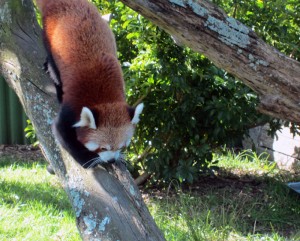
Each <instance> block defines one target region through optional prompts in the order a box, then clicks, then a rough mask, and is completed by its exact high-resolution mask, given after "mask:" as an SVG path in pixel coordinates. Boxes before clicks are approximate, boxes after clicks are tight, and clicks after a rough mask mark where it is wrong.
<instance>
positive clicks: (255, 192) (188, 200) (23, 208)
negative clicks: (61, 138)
mask: <svg viewBox="0 0 300 241" xmlns="http://www.w3.org/2000/svg"><path fill="white" fill-rule="evenodd" d="M215 160H218V161H219V163H218V170H217V171H215V173H214V175H208V176H207V175H205V176H203V177H201V178H200V179H199V181H198V182H197V183H195V184H193V185H180V184H179V183H178V182H175V181H173V182H171V183H170V184H169V185H167V187H165V188H161V187H151V188H147V189H144V190H142V192H143V196H144V199H145V201H146V203H147V205H148V207H149V209H150V211H151V213H152V215H153V217H154V219H155V220H156V222H157V224H158V226H159V227H160V228H161V230H162V231H163V232H164V234H165V237H166V239H167V240H168V241H171V240H172V241H173V240H174V241H181V240H182V241H189V240H191V241H196V240H197V241H198V240H205V241H206V240H212V241H215V240H295V241H296V240H300V228H299V227H300V196H299V195H298V194H296V193H294V192H292V191H290V190H289V189H288V188H287V187H286V185H285V184H286V182H287V181H291V180H294V181H299V180H300V179H299V178H300V177H299V176H297V175H291V174H286V173H282V172H279V171H278V170H277V169H276V168H275V167H274V165H272V164H270V163H269V162H267V161H266V160H265V159H264V158H262V157H257V156H256V155H255V154H253V153H250V154H248V153H247V154H246V153H242V154H239V155H234V154H232V153H227V154H226V155H215ZM0 183H1V185H0V240H3V241H4V240H14V241H18V240H20V241H21V240H22V241H24V240H32V241H39V240H41V241H46V240H64V241H65V240H72V241H73V240H74V241H76V240H80V236H79V234H78V231H77V229H76V225H75V216H74V213H73V212H72V209H71V206H70V204H69V202H68V200H67V196H66V194H65V193H64V191H63V190H62V188H61V187H60V185H59V183H58V181H57V179H56V177H55V176H51V175H49V174H48V173H47V171H46V164H45V163H44V162H42V161H41V162H32V161H21V160H18V161H15V160H11V159H9V158H1V159H0Z"/></svg>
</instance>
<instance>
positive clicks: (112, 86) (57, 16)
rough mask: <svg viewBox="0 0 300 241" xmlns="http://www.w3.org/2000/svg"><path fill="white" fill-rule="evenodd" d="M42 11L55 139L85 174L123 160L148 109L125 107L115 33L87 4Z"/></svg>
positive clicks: (60, 1)
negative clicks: (52, 88)
mask: <svg viewBox="0 0 300 241" xmlns="http://www.w3.org/2000/svg"><path fill="white" fill-rule="evenodd" d="M37 5H38V7H39V9H40V10H41V13H42V21H43V38H44V45H45V48H46V50H47V53H48V57H47V62H46V64H47V68H48V71H49V72H50V75H51V77H52V78H54V80H55V81H54V82H55V85H56V89H57V96H58V100H59V101H60V111H59V114H58V116H57V118H56V120H55V122H54V123H53V131H54V134H55V136H56V137H57V139H58V141H59V143H60V144H61V145H62V146H63V147H64V148H65V149H66V150H67V151H68V152H69V153H70V154H71V155H72V156H73V157H74V159H75V160H76V161H77V162H78V163H79V164H81V165H82V166H83V167H84V168H88V167H93V166H95V165H96V164H103V163H107V162H113V161H116V160H118V159H119V158H120V155H121V150H122V149H123V148H124V147H127V146H128V145H129V143H130V140H131V138H132V136H133V133H134V129H135V126H136V124H137V123H138V122H139V116H140V114H141V112H142V110H143V107H144V106H143V104H142V103H141V104H139V105H138V106H137V107H136V108H132V107H130V106H128V105H127V103H126V100H125V91H124V80H123V74H122V69H121V67H120V64H119V62H118V59H117V53H116V44H115V39H114V35H113V33H112V31H111V29H110V28H109V26H108V24H107V23H106V22H105V21H104V20H103V19H102V18H101V16H100V14H99V13H98V10H97V8H96V7H95V6H94V5H92V4H91V3H89V2H88V1H87V0H37Z"/></svg>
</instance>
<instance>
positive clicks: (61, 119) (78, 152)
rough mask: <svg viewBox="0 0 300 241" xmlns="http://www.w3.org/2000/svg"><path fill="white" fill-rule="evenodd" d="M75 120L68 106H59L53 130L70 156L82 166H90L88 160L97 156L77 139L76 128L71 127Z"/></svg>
mask: <svg viewBox="0 0 300 241" xmlns="http://www.w3.org/2000/svg"><path fill="white" fill-rule="evenodd" d="M75 122H76V119H75V114H74V112H73V111H72V110H71V108H70V107H68V106H66V105H62V106H61V110H60V113H59V115H58V117H57V119H56V121H55V123H54V124H53V126H52V127H53V132H54V134H55V136H56V138H57V139H58V141H59V142H60V144H61V145H62V146H63V148H64V149H66V150H67V151H68V152H69V153H70V154H71V155H72V157H73V158H74V159H75V160H76V161H77V162H78V163H79V164H80V165H81V166H83V167H84V168H88V167H91V166H90V164H92V163H89V161H90V160H92V159H94V158H98V157H99V156H98V155H97V154H96V153H94V152H91V151H89V150H88V149H87V148H86V147H85V146H84V145H83V144H82V143H81V142H79V141H78V140H77V135H76V128H74V127H72V126H73V125H74V123H75Z"/></svg>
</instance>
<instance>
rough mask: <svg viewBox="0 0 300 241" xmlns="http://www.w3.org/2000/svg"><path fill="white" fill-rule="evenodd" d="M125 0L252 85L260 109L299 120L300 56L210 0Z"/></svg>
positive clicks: (124, 0)
mask: <svg viewBox="0 0 300 241" xmlns="http://www.w3.org/2000/svg"><path fill="white" fill-rule="evenodd" d="M121 1H122V2H124V3H125V4H126V5H128V6H129V7H131V8H132V9H134V10H136V11H137V12H139V13H141V14H142V15H144V16H145V17H146V18H148V19H149V20H151V21H152V22H153V23H155V24H157V25H158V26H160V27H161V28H162V29H164V30H165V31H166V32H168V33H169V34H171V35H172V36H173V38H174V39H175V41H176V42H177V43H180V44H183V45H186V46H188V47H190V48H191V49H193V50H195V51H197V52H200V53H203V54H204V55H205V56H206V57H208V58H209V59H210V60H211V61H212V62H214V63H215V64H216V65H217V66H218V67H220V68H223V69H225V70H226V71H228V72H229V73H231V74H233V75H234V76H236V77H237V78H239V79H240V80H241V81H243V82H244V83H245V84H246V85H248V86H249V87H250V88H252V89H253V90H254V91H255V92H256V93H257V94H258V95H259V97H260V104H259V107H258V109H259V111H261V112H262V113H265V114H269V115H271V116H274V117H277V118H280V119H285V120H290V121H292V122H296V123H300V102H299V94H300V77H299V76H300V62H297V61H296V60H293V59H291V58H289V57H287V56H285V55H284V54H282V53H280V52H279V51H277V50H276V49H275V48H273V47H271V46H269V45H267V44H266V43H264V42H263V41H262V40H261V39H260V38H258V36H257V35H256V34H255V33H254V32H253V31H252V30H251V29H250V28H248V27H246V26H244V25H242V24H241V23H239V22H238V21H236V20H235V19H234V18H231V17H228V16H227V15H226V14H225V13H224V12H223V11H222V10H221V9H220V8H218V7H217V6H215V5H213V4H212V3H210V2H208V1H201V0H121Z"/></svg>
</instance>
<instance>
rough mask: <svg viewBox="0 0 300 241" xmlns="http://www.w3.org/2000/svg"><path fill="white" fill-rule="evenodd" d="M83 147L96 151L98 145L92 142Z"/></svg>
mask: <svg viewBox="0 0 300 241" xmlns="http://www.w3.org/2000/svg"><path fill="white" fill-rule="evenodd" d="M84 146H85V147H86V148H87V149H89V150H90V151H96V150H97V149H98V148H99V145H98V144H97V143H95V142H93V141H89V142H87V143H85V144H84Z"/></svg>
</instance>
